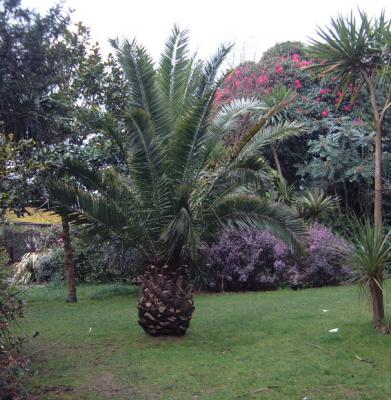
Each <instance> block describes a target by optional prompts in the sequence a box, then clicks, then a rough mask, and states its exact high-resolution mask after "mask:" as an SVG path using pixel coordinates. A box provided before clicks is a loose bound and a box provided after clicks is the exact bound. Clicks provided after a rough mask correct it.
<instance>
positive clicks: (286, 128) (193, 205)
mask: <svg viewBox="0 0 391 400" xmlns="http://www.w3.org/2000/svg"><path fill="white" fill-rule="evenodd" d="M112 44H113V46H114V48H115V49H116V53H117V57H118V60H119V62H120V64H121V66H122V68H123V70H124V72H125V76H126V81H127V85H128V90H129V97H130V104H128V109H127V112H126V115H124V118H123V120H121V121H119V120H114V119H113V117H111V116H110V115H106V116H105V118H104V121H103V123H102V130H103V132H105V133H106V134H107V137H108V138H109V139H110V140H113V142H115V143H117V144H118V146H119V147H120V152H121V154H122V155H123V158H124V166H123V168H122V171H119V170H117V169H115V168H114V167H112V168H109V169H106V170H102V171H90V170H89V169H88V168H86V167H85V166H83V165H82V164H80V163H75V162H72V161H71V160H69V161H67V162H66V163H65V169H66V170H67V171H68V174H69V175H71V176H73V177H74V178H75V179H74V180H73V182H77V183H76V184H75V183H72V184H64V183H61V182H58V181H57V182H54V181H51V182H49V183H48V188H49V191H50V193H51V195H52V197H53V198H54V199H55V200H56V207H57V209H58V210H60V212H63V213H67V215H68V216H69V218H70V219H71V220H73V221H74V223H80V224H83V225H85V226H87V227H88V228H89V229H90V230H92V231H93V232H99V233H100V234H104V233H109V232H110V233H111V234H114V235H117V236H120V237H122V238H123V239H125V240H127V241H128V242H129V243H131V244H132V245H133V246H135V247H136V248H138V249H139V250H140V251H141V252H142V253H143V254H144V255H146V256H147V257H148V259H149V260H150V261H151V262H154V263H157V264H162V263H169V264H170V263H171V264H175V263H177V262H178V260H180V258H181V256H182V255H183V253H184V251H186V252H188V253H190V254H192V255H195V253H196V251H197V249H199V247H200V246H201V245H202V243H203V240H204V239H205V237H206V236H207V235H208V234H211V233H213V232H216V231H218V229H220V228H221V226H222V225H225V224H230V225H232V226H236V227H238V228H242V227H251V228H265V229H268V230H270V231H272V232H273V233H275V234H276V235H277V236H278V237H281V238H283V239H284V240H285V241H286V242H287V243H289V244H291V245H292V246H294V247H295V248H296V249H299V247H300V241H301V239H302V238H303V237H304V236H305V227H304V224H303V222H302V221H301V220H300V218H298V216H297V215H296V214H295V213H294V212H292V211H291V210H290V209H288V208H287V207H285V206H283V205H281V204H270V203H269V202H267V201H266V200H265V199H264V198H262V197H261V196H260V195H258V194H255V193H257V190H258V189H259V187H260V186H261V184H262V182H264V180H265V179H267V175H268V174H267V168H269V167H268V166H267V163H266V161H265V160H264V159H263V157H262V155H261V153H260V151H261V149H262V148H263V147H265V146H270V144H273V143H275V142H278V141H280V140H283V139H285V138H287V137H290V136H292V135H301V134H302V133H303V132H304V131H305V128H304V126H303V125H302V124H300V123H298V122H295V121H280V122H278V123H277V124H275V125H273V126H269V125H268V123H269V122H270V121H271V120H272V118H273V117H274V116H276V115H277V114H278V113H280V112H281V111H282V110H284V109H285V108H286V107H287V106H289V104H290V103H291V102H292V101H293V100H294V96H292V95H291V94H290V93H289V92H287V93H285V95H284V96H283V97H282V98H281V99H280V100H279V101H278V102H277V103H275V104H272V105H267V104H264V103H262V102H260V101H259V100H256V99H242V100H237V101H234V102H233V103H231V104H229V105H227V106H224V107H222V108H221V109H220V110H218V111H214V108H213V107H212V105H213V100H214V97H215V93H216V90H217V89H218V87H219V85H220V83H221V81H222V79H223V77H224V75H219V73H218V70H219V67H220V66H221V64H222V62H223V60H224V58H225V56H226V55H227V53H228V52H229V50H230V47H224V46H222V47H220V48H219V49H218V51H217V53H216V55H215V56H214V57H212V58H211V59H210V60H209V61H207V62H200V61H196V58H195V56H193V55H190V54H189V51H188V33H187V31H181V30H179V29H178V28H177V27H174V29H173V32H172V35H171V36H170V38H169V39H168V41H167V43H166V47H165V50H164V52H163V54H162V56H161V60H160V63H159V66H158V68H157V69H155V67H154V64H153V62H152V59H151V57H150V56H149V55H148V53H147V51H146V50H145V49H144V48H143V47H142V46H140V45H139V44H138V43H137V42H136V41H132V42H129V41H126V40H125V41H124V42H122V43H119V42H118V41H113V42H112ZM249 114H250V115H252V118H253V120H252V121H253V125H252V127H251V128H250V129H249V131H248V132H247V133H246V134H245V135H244V137H243V138H242V139H241V140H240V141H239V143H237V144H236V145H235V147H234V148H233V149H230V150H228V149H227V148H226V147H224V146H223V145H222V143H223V138H224V135H225V134H226V133H227V132H230V131H232V130H233V129H235V126H236V122H237V121H238V119H239V118H240V117H241V116H243V115H249ZM124 171H125V172H124Z"/></svg>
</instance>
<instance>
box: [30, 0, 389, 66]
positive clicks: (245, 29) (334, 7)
mask: <svg viewBox="0 0 391 400" xmlns="http://www.w3.org/2000/svg"><path fill="white" fill-rule="evenodd" d="M23 2H24V4H25V5H27V6H28V7H30V8H36V9H37V10H39V11H44V10H46V9H47V8H48V7H50V6H51V5H53V4H56V1H53V0H23ZM65 4H66V5H67V6H68V7H70V8H72V9H74V10H75V12H74V20H75V22H76V21H79V20H80V21H82V22H83V23H84V24H85V25H86V26H88V27H90V28H91V34H92V37H93V39H94V40H97V41H98V42H99V43H100V45H101V48H102V50H103V53H107V52H109V51H110V46H109V44H108V43H107V39H108V38H114V37H120V38H121V37H124V36H126V37H128V38H133V37H137V39H138V40H139V41H140V42H141V43H142V44H144V45H145V46H146V47H147V48H148V49H149V51H150V53H151V54H152V56H153V57H154V58H155V59H157V58H158V55H159V54H160V52H161V50H162V48H163V45H164V41H165V39H166V38H167V36H168V35H169V33H170V31H171V28H172V26H173V24H174V23H177V24H179V26H180V27H181V28H188V29H190V33H191V43H192V47H193V49H194V50H197V52H198V54H199V55H200V57H202V58H204V57H207V56H209V55H210V54H212V53H213V52H214V50H215V49H216V47H217V46H218V44H219V43H231V42H234V43H235V44H236V46H235V51H234V53H233V55H232V56H231V62H232V61H233V59H232V58H234V60H235V62H239V61H243V59H252V60H257V59H259V57H260V55H261V54H262V52H263V51H265V50H267V49H268V48H269V47H271V46H273V45H274V44H275V43H277V42H282V41H286V40H300V41H306V40H307V39H308V37H312V36H314V35H315V32H316V27H317V25H319V26H324V25H325V24H328V23H329V21H330V17H332V16H336V15H337V14H339V13H342V14H344V15H346V14H347V13H349V12H350V10H351V9H354V10H356V9H357V7H359V8H360V9H362V10H365V11H367V12H368V13H369V14H370V15H378V14H379V13H380V11H381V10H382V9H385V10H386V11H387V15H388V16H390V8H391V7H390V6H388V8H387V7H386V4H390V1H389V0H321V1H319V0H312V1H311V0H291V1H289V0H266V1H264V0H237V1H232V0H141V1H140V0H138V1H136V0H67V1H66V2H65Z"/></svg>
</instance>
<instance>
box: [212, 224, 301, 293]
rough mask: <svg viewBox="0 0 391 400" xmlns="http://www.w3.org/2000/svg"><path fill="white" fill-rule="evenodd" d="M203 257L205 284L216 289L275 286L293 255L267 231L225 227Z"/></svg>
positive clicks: (233, 289)
mask: <svg viewBox="0 0 391 400" xmlns="http://www.w3.org/2000/svg"><path fill="white" fill-rule="evenodd" d="M206 259H207V267H208V268H207V274H208V286H209V288H210V289H211V290H215V291H218V292H219V291H224V290H226V291H239V290H273V289H276V288H277V287H278V286H280V285H281V283H282V280H283V279H282V278H283V275H284V272H285V271H287V270H288V269H289V265H290V263H291V262H292V260H293V256H292V253H291V251H290V249H289V248H288V246H287V245H286V244H285V243H284V242H282V241H281V240H280V239H277V238H276V237H275V236H273V235H271V234H270V233H267V232H264V231H254V230H242V231H236V230H232V229H226V230H224V231H223V233H222V235H221V236H220V238H219V240H218V241H217V242H216V243H214V244H212V245H211V246H210V247H209V248H208V250H207V257H206Z"/></svg>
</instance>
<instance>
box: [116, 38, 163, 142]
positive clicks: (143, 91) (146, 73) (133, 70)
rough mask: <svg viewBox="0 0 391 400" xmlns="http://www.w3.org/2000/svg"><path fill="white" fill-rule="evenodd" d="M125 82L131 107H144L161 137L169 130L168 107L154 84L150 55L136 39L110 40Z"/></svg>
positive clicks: (154, 77)
mask: <svg viewBox="0 0 391 400" xmlns="http://www.w3.org/2000/svg"><path fill="white" fill-rule="evenodd" d="M110 43H111V45H112V46H113V47H114V49H115V50H116V53H117V58H118V61H119V63H120V64H121V66H122V68H123V70H124V72H125V76H126V82H127V84H128V90H129V98H130V104H129V108H130V109H138V108H141V109H143V110H144V111H145V112H146V113H148V114H150V115H151V118H152V119H153V121H154V125H155V129H156V132H157V133H159V134H160V135H161V136H162V137H164V136H165V135H167V134H168V133H169V125H168V117H167V110H166V109H165V107H164V105H163V101H162V99H161V94H160V92H159V90H158V88H157V84H156V82H157V79H156V75H157V73H156V71H155V68H154V64H153V61H152V58H151V56H150V55H149V54H148V52H147V51H146V49H145V48H144V47H142V46H140V45H138V44H137V42H136V40H133V41H132V42H129V41H128V40H124V41H123V43H120V42H119V41H118V39H117V40H111V41H110Z"/></svg>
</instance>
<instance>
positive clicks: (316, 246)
mask: <svg viewBox="0 0 391 400" xmlns="http://www.w3.org/2000/svg"><path fill="white" fill-rule="evenodd" d="M305 250H306V254H305V256H303V257H302V258H301V259H300V260H299V262H297V263H295V264H294V265H293V266H292V267H291V268H290V269H289V271H288V281H289V285H290V287H292V288H307V287H322V286H335V285H339V284H341V283H343V282H346V281H347V280H348V279H349V277H350V275H351V269H350V268H349V267H348V266H346V265H344V263H343V262H342V261H341V260H343V259H344V258H345V256H346V255H347V254H348V251H349V246H348V243H347V242H346V241H345V240H344V239H342V238H341V237H339V236H337V235H335V234H333V232H331V230H330V229H328V228H326V227H325V226H323V225H321V224H318V223H316V224H313V225H312V226H311V227H310V229H309V231H308V242H307V244H306V249H305Z"/></svg>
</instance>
